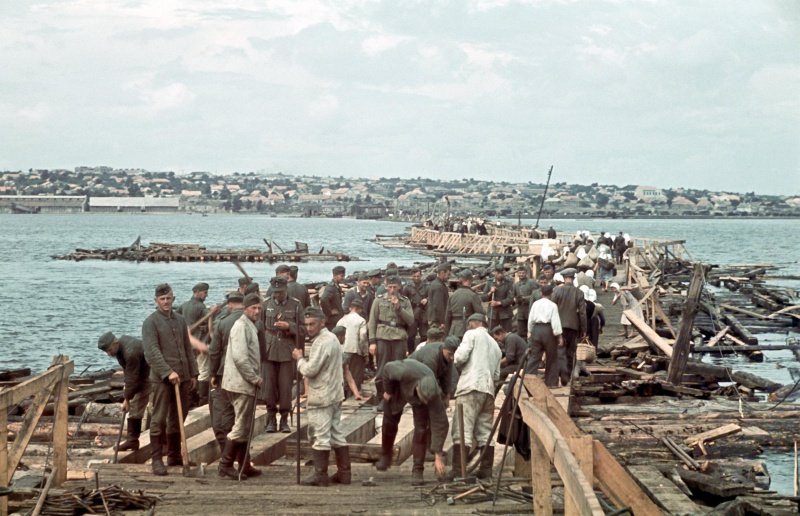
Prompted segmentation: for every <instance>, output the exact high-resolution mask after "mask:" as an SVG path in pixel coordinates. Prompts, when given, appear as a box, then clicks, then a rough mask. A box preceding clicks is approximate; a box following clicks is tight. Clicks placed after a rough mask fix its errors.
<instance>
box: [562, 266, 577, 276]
mask: <svg viewBox="0 0 800 516" xmlns="http://www.w3.org/2000/svg"><path fill="white" fill-rule="evenodd" d="M576 272H577V271H576V270H575V269H573V268H572V267H570V268H568V269H564V270H562V271H561V276H562V277H564V278H574V277H575V273H576Z"/></svg>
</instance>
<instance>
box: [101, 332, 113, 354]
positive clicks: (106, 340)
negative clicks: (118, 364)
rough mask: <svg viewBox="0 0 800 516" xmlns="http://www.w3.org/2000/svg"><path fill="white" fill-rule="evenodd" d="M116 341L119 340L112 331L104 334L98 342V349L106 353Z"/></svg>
mask: <svg viewBox="0 0 800 516" xmlns="http://www.w3.org/2000/svg"><path fill="white" fill-rule="evenodd" d="M115 340H117V338H116V337H115V336H114V334H113V333H111V332H110V331H109V332H106V333H104V334H102V335H101V336H100V338H99V339H98V340H97V347H98V348H99V349H101V350H102V351H105V350H107V349H108V347H109V346H110V345H112V344H113V343H114V341H115Z"/></svg>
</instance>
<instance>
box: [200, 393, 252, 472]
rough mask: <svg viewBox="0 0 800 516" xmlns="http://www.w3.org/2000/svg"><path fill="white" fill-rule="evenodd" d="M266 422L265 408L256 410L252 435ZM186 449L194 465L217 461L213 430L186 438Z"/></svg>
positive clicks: (217, 444)
mask: <svg viewBox="0 0 800 516" xmlns="http://www.w3.org/2000/svg"><path fill="white" fill-rule="evenodd" d="M266 421H267V410H266V408H265V407H263V406H261V407H257V408H256V420H255V423H254V425H255V426H254V427H253V428H254V429H255V430H254V434H258V433H261V431H263V429H264V425H265V424H266ZM186 448H187V450H188V451H189V460H191V461H192V462H194V463H196V464H200V463H201V462H205V463H211V462H214V461H215V460H217V459H219V457H220V453H221V450H220V449H219V443H217V438H216V436H215V435H214V429H213V428H208V429H206V430H203V431H202V432H200V433H198V434H195V435H193V436H192V437H187V438H186Z"/></svg>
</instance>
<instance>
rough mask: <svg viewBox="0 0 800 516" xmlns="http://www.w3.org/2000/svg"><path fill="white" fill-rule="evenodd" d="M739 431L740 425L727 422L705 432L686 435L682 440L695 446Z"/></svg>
mask: <svg viewBox="0 0 800 516" xmlns="http://www.w3.org/2000/svg"><path fill="white" fill-rule="evenodd" d="M741 431H742V427H740V426H739V425H737V424H736V423H728V424H727V425H723V426H721V427H719V428H715V429H713V430H709V431H707V432H703V433H700V434H697V435H693V436H691V437H687V438H686V439H684V440H683V442H684V443H686V444H687V445H688V446H695V445H697V444H701V443H703V442H706V441H713V440H714V439H719V438H720V437H725V436H727V435H732V434H736V433H739V432H741Z"/></svg>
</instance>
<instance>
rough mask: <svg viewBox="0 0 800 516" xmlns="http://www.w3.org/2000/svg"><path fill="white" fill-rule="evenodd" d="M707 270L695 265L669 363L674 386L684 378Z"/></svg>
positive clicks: (670, 378) (671, 380)
mask: <svg viewBox="0 0 800 516" xmlns="http://www.w3.org/2000/svg"><path fill="white" fill-rule="evenodd" d="M704 275H705V268H704V267H703V264H702V263H699V262H698V263H695V264H694V273H693V274H692V282H691V283H690V284H689V292H688V294H687V295H686V305H685V306H684V307H683V314H681V326H680V328H679V329H678V337H677V338H676V339H675V345H674V346H673V348H672V358H671V359H670V362H669V371H668V372H667V381H669V382H670V383H671V384H673V385H680V384H681V380H682V378H683V370H684V369H686V361H687V360H688V359H689V344H690V342H691V337H692V326H693V325H694V316H695V315H696V314H697V307H698V304H699V302H700V294H702V292H703V281H704Z"/></svg>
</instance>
